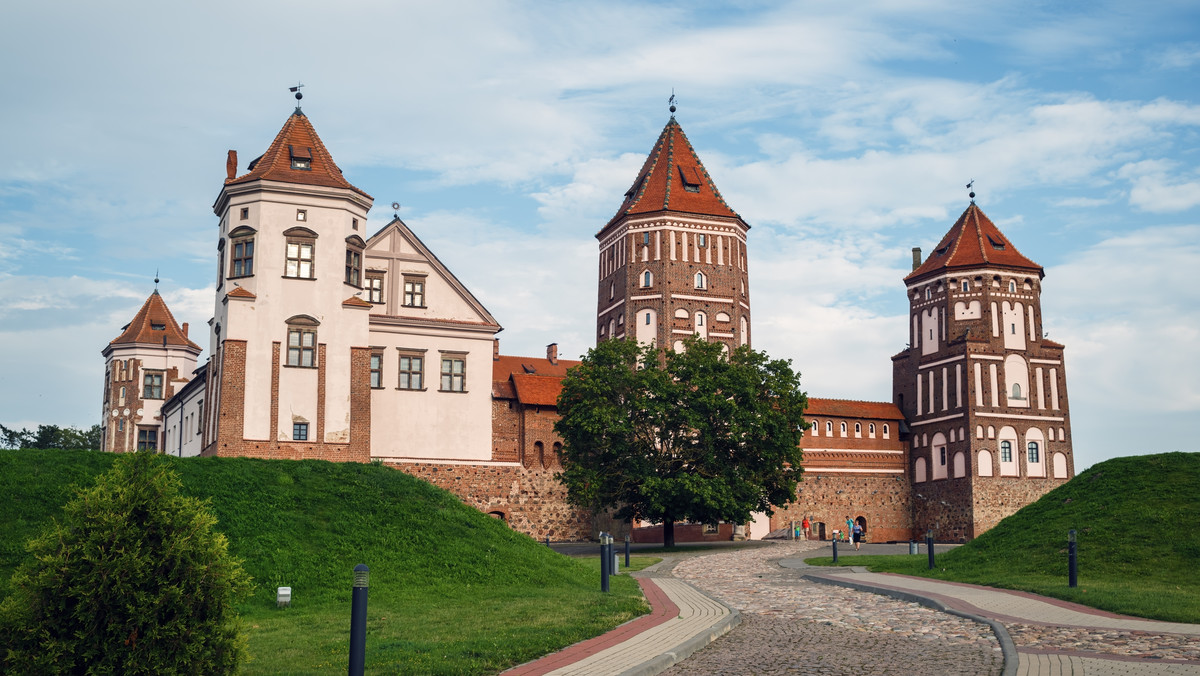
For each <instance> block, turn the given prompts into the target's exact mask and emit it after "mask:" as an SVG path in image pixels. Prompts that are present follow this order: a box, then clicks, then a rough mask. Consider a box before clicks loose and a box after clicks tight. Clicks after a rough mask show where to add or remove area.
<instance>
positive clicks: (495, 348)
mask: <svg viewBox="0 0 1200 676" xmlns="http://www.w3.org/2000/svg"><path fill="white" fill-rule="evenodd" d="M492 361H500V339H499V338H493V339H492Z"/></svg>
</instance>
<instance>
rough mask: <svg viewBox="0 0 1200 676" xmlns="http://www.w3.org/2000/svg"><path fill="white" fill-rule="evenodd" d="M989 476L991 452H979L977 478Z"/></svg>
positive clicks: (990, 472) (990, 471) (990, 473)
mask: <svg viewBox="0 0 1200 676" xmlns="http://www.w3.org/2000/svg"><path fill="white" fill-rule="evenodd" d="M991 475H992V452H991V451H986V450H985V451H980V452H979V476H991Z"/></svg>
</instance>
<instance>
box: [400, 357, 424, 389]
mask: <svg viewBox="0 0 1200 676" xmlns="http://www.w3.org/2000/svg"><path fill="white" fill-rule="evenodd" d="M424 368H425V358H424V357H421V356H418V355H412V354H402V355H400V384H399V385H397V387H398V388H400V389H402V390H420V389H423V388H424V385H423V384H422V380H423V379H424V378H423V373H424Z"/></svg>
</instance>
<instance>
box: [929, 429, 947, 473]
mask: <svg viewBox="0 0 1200 676" xmlns="http://www.w3.org/2000/svg"><path fill="white" fill-rule="evenodd" d="M929 450H930V456H929V457H930V462H931V463H932V466H933V478H934V479H945V478H946V476H947V471H946V470H948V469H949V463H950V458H949V457H948V456H947V455H946V435H945V434H942V433H941V432H938V433H937V434H935V435H933V446H932V447H931V448H930V449H929Z"/></svg>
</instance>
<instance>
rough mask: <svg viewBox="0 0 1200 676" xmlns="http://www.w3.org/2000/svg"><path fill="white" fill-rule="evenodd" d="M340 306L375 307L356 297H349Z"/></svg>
mask: <svg viewBox="0 0 1200 676" xmlns="http://www.w3.org/2000/svg"><path fill="white" fill-rule="evenodd" d="M342 305H349V306H351V307H375V306H374V305H371V304H370V303H368V302H367V301H365V300H363V299H361V298H359V297H358V296H350V297H349V298H347V299H346V300H344V301H342Z"/></svg>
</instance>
